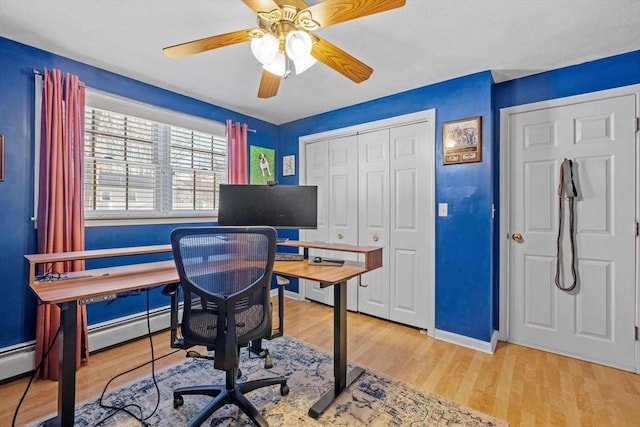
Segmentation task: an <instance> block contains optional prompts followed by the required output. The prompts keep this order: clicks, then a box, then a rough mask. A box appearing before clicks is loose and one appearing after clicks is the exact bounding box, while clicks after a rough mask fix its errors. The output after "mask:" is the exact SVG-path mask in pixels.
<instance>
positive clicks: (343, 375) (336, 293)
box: [309, 281, 364, 418]
mask: <svg viewBox="0 0 640 427" xmlns="http://www.w3.org/2000/svg"><path fill="white" fill-rule="evenodd" d="M333 353H334V355H333V372H334V376H335V385H334V388H333V389H332V390H329V391H327V392H326V393H325V394H324V396H322V397H321V398H320V400H318V401H317V402H316V404H315V405H313V407H312V408H311V409H309V416H311V418H319V417H320V415H322V413H323V412H324V411H325V409H327V408H328V407H329V405H330V404H331V403H332V402H333V401H334V400H335V399H336V397H338V395H339V394H340V393H341V392H342V391H343V390H344V389H345V388H347V387H349V385H350V384H351V383H353V382H354V381H355V380H356V379H357V378H358V377H359V376H360V375H361V374H362V373H363V372H364V369H362V368H359V367H356V368H353V369H352V370H351V371H350V372H349V373H347V282H346V281H344V282H340V283H339V284H338V285H336V286H334V289H333Z"/></svg>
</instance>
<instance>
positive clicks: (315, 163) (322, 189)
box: [304, 135, 358, 311]
mask: <svg viewBox="0 0 640 427" xmlns="http://www.w3.org/2000/svg"><path fill="white" fill-rule="evenodd" d="M357 156H358V145H357V136H355V135H352V136H346V137H341V138H335V139H331V140H328V141H327V140H325V141H319V142H314V143H311V144H307V145H306V148H305V157H306V163H307V167H306V177H307V180H306V184H308V185H317V186H318V228H317V229H316V230H308V231H306V232H305V239H307V240H312V241H314V240H315V241H319V242H328V243H341V244H349V245H357V244H358V182H357V180H358V161H357ZM321 218H322V219H321ZM309 255H310V256H320V257H324V258H337V259H346V260H357V254H353V253H348V252H331V251H323V250H318V249H310V250H309ZM336 268H338V267H336ZM357 282H358V278H354V279H351V280H349V282H348V283H349V284H348V287H347V308H348V309H349V310H353V311H357V309H358V288H357V286H358V283H357ZM304 286H305V297H306V298H309V299H311V300H314V301H318V302H322V303H324V304H329V305H333V287H328V288H321V287H320V284H319V283H316V282H312V281H305V284H304Z"/></svg>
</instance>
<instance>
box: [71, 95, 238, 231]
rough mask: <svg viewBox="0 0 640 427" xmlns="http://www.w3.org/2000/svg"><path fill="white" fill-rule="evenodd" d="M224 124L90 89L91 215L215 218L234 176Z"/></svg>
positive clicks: (88, 199)
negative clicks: (221, 196) (224, 190)
mask: <svg viewBox="0 0 640 427" xmlns="http://www.w3.org/2000/svg"><path fill="white" fill-rule="evenodd" d="M225 132H226V129H225V126H224V125H223V124H222V123H218V122H213V121H210V120H205V119H200V118H196V117H191V116H186V115H183V114H178V113H175V112H171V111H168V110H164V109H160V108H156V107H152V106H148V105H143V104H138V103H135V102H133V101H129V100H124V99H122V98H117V97H113V96H109V95H105V94H102V93H99V92H96V91H91V92H90V91H89V90H87V101H86V108H85V164H84V167H85V182H84V192H85V194H84V200H85V216H86V218H87V219H92V218H111V219H113V218H135V217H138V218H162V217H198V216H206V217H212V216H213V215H215V214H216V213H217V209H218V188H219V185H220V183H224V182H226V177H227V141H226V136H225Z"/></svg>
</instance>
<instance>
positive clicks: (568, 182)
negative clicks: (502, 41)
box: [556, 159, 578, 292]
mask: <svg viewBox="0 0 640 427" xmlns="http://www.w3.org/2000/svg"><path fill="white" fill-rule="evenodd" d="M577 195H578V191H577V190H576V184H575V182H574V180H573V160H569V159H564V161H563V162H562V164H561V165H560V182H559V183H558V215H559V216H558V239H557V242H556V249H557V252H556V286H557V287H558V289H561V290H563V291H567V292H569V291H572V290H573V289H574V288H575V287H576V283H577V280H576V253H575V251H576V236H575V227H574V211H573V202H574V200H575V198H576V196H577ZM565 198H566V199H567V200H568V201H569V241H570V243H571V276H573V283H572V284H571V286H569V287H563V286H562V284H561V283H560V247H561V246H562V217H563V214H562V210H563V209H562V207H563V205H564V199H565Z"/></svg>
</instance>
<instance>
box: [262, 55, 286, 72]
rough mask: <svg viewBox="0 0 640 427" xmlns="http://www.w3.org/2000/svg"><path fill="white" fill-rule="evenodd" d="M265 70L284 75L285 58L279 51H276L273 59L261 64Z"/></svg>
mask: <svg viewBox="0 0 640 427" xmlns="http://www.w3.org/2000/svg"><path fill="white" fill-rule="evenodd" d="M262 68H264V69H265V70H267V71H268V72H270V73H271V74H275V75H276V76H280V77H284V75H285V74H286V73H287V58H286V57H285V56H284V54H283V53H281V52H276V54H275V57H274V59H273V61H271V62H270V63H268V64H264V65H263V66H262Z"/></svg>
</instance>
